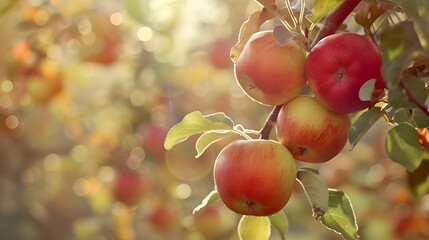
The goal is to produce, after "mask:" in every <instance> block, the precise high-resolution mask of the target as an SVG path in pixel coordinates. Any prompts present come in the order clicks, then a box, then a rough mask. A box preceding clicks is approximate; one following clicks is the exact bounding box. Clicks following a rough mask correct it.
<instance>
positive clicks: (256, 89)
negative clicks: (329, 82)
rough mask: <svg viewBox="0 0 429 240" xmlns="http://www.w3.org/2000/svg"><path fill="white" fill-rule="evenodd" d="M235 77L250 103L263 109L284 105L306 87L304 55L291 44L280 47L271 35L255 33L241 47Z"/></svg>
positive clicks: (271, 33) (296, 45) (269, 33)
mask: <svg viewBox="0 0 429 240" xmlns="http://www.w3.org/2000/svg"><path fill="white" fill-rule="evenodd" d="M235 76H236V79H237V81H238V83H239V84H240V86H241V88H242V89H243V91H244V92H245V93H246V94H247V95H248V96H249V97H250V98H252V99H253V100H255V101H257V102H259V103H262V104H266V105H280V104H283V103H286V102H287V101H289V100H291V99H292V98H294V97H296V96H297V95H298V94H299V93H300V92H301V90H302V89H303V88H304V86H305V83H306V77H305V52H304V50H303V49H302V48H301V47H300V45H299V44H298V43H297V42H295V41H294V40H289V41H288V42H287V43H286V44H284V45H280V44H279V43H278V42H277V40H276V39H275V37H274V36H273V31H262V32H257V33H255V34H253V35H252V36H251V37H250V39H249V41H248V42H247V43H246V44H245V46H244V48H243V50H242V52H241V54H240V56H239V58H238V60H237V62H236V64H235Z"/></svg>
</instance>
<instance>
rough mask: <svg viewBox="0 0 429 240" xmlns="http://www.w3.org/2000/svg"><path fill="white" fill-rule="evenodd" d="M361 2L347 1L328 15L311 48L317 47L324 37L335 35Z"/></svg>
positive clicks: (355, 0)
mask: <svg viewBox="0 0 429 240" xmlns="http://www.w3.org/2000/svg"><path fill="white" fill-rule="evenodd" d="M360 1H361V0H345V1H344V2H342V3H341V4H340V5H338V7H337V8H335V10H334V11H332V12H331V13H330V14H329V15H327V16H326V17H325V19H324V21H323V27H322V28H321V29H320V30H319V32H318V33H317V35H316V37H315V38H314V40H313V42H312V43H311V47H310V49H311V48H313V47H314V45H316V43H318V42H319V41H320V40H322V39H323V38H324V37H326V36H329V35H331V34H334V33H335V32H336V31H337V29H338V28H339V27H340V25H341V23H343V21H344V19H346V17H347V16H348V15H349V14H350V13H351V12H352V11H353V9H355V7H356V6H357V5H358V4H359V3H360Z"/></svg>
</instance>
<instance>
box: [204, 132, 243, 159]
mask: <svg viewBox="0 0 429 240" xmlns="http://www.w3.org/2000/svg"><path fill="white" fill-rule="evenodd" d="M235 134H237V133H236V132H234V131H223V132H206V133H203V134H202V135H201V136H200V137H199V138H198V140H197V142H196V144H195V148H196V149H197V156H195V157H200V156H201V154H203V153H204V151H205V150H206V149H207V148H208V147H210V145H212V144H213V143H216V142H217V141H220V140H222V139H223V138H226V137H229V136H233V135H235Z"/></svg>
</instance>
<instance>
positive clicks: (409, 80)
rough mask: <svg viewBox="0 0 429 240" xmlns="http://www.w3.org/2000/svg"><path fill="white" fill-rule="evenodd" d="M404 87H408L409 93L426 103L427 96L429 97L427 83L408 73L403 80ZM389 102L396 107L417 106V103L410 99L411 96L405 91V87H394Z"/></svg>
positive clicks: (422, 103) (421, 102)
mask: <svg viewBox="0 0 429 240" xmlns="http://www.w3.org/2000/svg"><path fill="white" fill-rule="evenodd" d="M403 83H404V87H405V88H407V89H408V91H409V94H412V96H413V98H414V99H415V100H416V101H417V102H418V103H420V104H421V105H424V103H425V101H426V98H427V97H428V94H427V91H426V87H425V83H424V82H423V81H422V80H420V79H418V78H416V77H415V76H412V75H407V76H406V77H405V79H404V80H403ZM389 104H390V105H392V106H393V107H396V108H401V107H403V108H416V107H417V106H416V104H415V103H413V102H411V101H410V98H409V96H407V94H406V93H405V92H404V89H403V88H402V87H401V88H398V89H392V90H391V91H390V92H389Z"/></svg>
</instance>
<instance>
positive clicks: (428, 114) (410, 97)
mask: <svg viewBox="0 0 429 240" xmlns="http://www.w3.org/2000/svg"><path fill="white" fill-rule="evenodd" d="M399 86H400V87H401V88H402V89H403V90H404V92H405V94H406V95H407V97H408V99H409V100H410V101H411V102H413V103H414V104H415V105H416V106H417V107H418V108H419V109H420V110H422V112H423V113H425V114H426V115H427V116H429V109H427V108H426V106H425V105H423V104H421V103H420V102H419V101H417V99H416V98H415V97H414V95H413V93H412V92H411V91H410V89H408V88H407V86H405V84H404V82H403V80H401V81H400V82H399Z"/></svg>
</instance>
